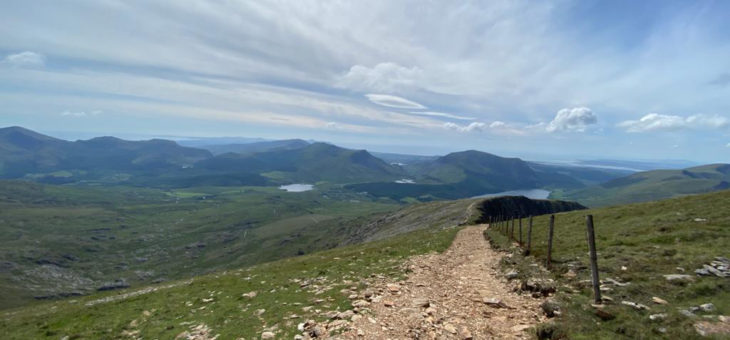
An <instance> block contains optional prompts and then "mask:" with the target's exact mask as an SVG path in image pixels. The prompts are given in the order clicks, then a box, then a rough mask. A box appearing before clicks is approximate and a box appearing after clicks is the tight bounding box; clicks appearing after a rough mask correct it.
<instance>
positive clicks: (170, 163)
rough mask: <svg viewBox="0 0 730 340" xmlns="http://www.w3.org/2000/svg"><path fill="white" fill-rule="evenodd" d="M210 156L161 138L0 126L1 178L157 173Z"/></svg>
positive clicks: (69, 178)
mask: <svg viewBox="0 0 730 340" xmlns="http://www.w3.org/2000/svg"><path fill="white" fill-rule="evenodd" d="M209 157H212V154H211V153H210V152H209V151H207V150H202V149H195V148H189V147H183V146H180V145H178V144H177V143H175V142H172V141H168V140H162V139H152V140H147V141H126V140H122V139H119V138H115V137H97V138H92V139H89V140H79V141H75V142H70V141H65V140H61V139H56V138H53V137H49V136H46V135H42V134H39V133H37V132H33V131H31V130H27V129H24V128H21V127H8V128H2V129H0V178H19V177H24V176H26V177H27V176H31V178H34V179H37V180H41V181H51V182H54V181H56V182H57V181H73V180H81V179H87V178H95V177H102V176H107V175H111V174H114V173H122V172H142V173H160V172H164V171H166V170H170V169H176V168H180V167H184V166H190V165H192V164H193V163H195V162H197V161H199V160H202V159H206V158H209Z"/></svg>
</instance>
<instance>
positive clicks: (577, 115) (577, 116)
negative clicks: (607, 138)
mask: <svg viewBox="0 0 730 340" xmlns="http://www.w3.org/2000/svg"><path fill="white" fill-rule="evenodd" d="M596 123H598V118H597V117H596V115H595V114H594V113H593V111H591V109H589V108H587V107H574V108H565V109H562V110H560V111H558V113H557V114H556V115H555V118H554V119H553V120H552V121H551V122H550V123H548V125H547V127H546V128H545V130H547V131H548V132H557V131H575V132H583V131H585V130H586V128H587V127H588V125H592V124H596Z"/></svg>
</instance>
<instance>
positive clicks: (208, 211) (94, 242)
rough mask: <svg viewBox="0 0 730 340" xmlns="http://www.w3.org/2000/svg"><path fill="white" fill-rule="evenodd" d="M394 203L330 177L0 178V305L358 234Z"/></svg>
mask: <svg viewBox="0 0 730 340" xmlns="http://www.w3.org/2000/svg"><path fill="white" fill-rule="evenodd" d="M399 207H400V205H398V204H396V203H395V202H393V201H387V200H381V201H373V200H370V199H368V198H367V197H364V196H362V195H357V194H353V193H349V192H346V191H342V190H341V189H338V188H336V187H331V188H327V187H319V188H317V189H315V190H312V191H308V192H301V193H288V192H284V191H282V190H279V189H277V188H274V187H195V188H190V189H185V190H181V189H179V190H158V189H142V188H136V187H125V186H112V187H74V186H55V185H42V184H37V183H33V182H23V181H0V263H2V267H1V269H0V286H2V289H0V307H4V308H7V307H11V306H17V305H20V304H24V303H27V302H28V301H32V300H33V299H34V298H58V297H63V296H73V295H78V294H88V293H90V292H93V291H96V290H97V289H99V288H101V287H103V286H105V285H107V284H108V283H110V282H111V283H113V282H115V281H119V282H123V283H124V284H120V286H124V285H127V284H128V285H132V286H137V285H139V284H142V283H150V282H153V281H163V280H169V279H175V278H182V277H191V276H194V275H199V274H202V273H205V272H208V271H211V270H217V269H224V268H233V267H240V266H244V265H251V264H255V263H261V262H264V261H271V260H274V259H279V258H282V257H287V256H296V255H300V254H307V253H310V252H313V251H315V250H321V249H327V248H332V247H335V246H337V245H340V244H345V243H352V242H353V241H352V240H354V239H357V238H363V237H365V236H363V235H359V232H360V231H359V229H358V228H359V226H360V225H361V224H366V223H367V222H368V221H369V219H370V218H371V216H373V214H376V215H378V214H382V213H384V212H388V211H392V210H395V209H397V208H399ZM365 231H367V230H365ZM365 231H363V232H365Z"/></svg>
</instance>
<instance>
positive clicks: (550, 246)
mask: <svg viewBox="0 0 730 340" xmlns="http://www.w3.org/2000/svg"><path fill="white" fill-rule="evenodd" d="M554 227H555V215H550V227H549V229H548V249H547V263H545V266H546V267H548V268H550V266H552V261H553V257H552V256H553V228H554Z"/></svg>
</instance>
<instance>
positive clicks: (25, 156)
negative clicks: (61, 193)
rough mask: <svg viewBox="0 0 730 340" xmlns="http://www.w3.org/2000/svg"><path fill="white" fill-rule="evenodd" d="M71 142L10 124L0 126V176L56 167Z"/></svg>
mask: <svg viewBox="0 0 730 340" xmlns="http://www.w3.org/2000/svg"><path fill="white" fill-rule="evenodd" d="M71 145H72V143H70V142H68V141H65V140H61V139H56V138H53V137H49V136H46V135H42V134H39V133H37V132H34V131H31V130H28V129H24V128H22V127H18V126H12V127H7V128H2V129H0V177H5V178H13V177H22V176H24V175H25V174H27V173H31V172H37V171H39V170H50V169H54V168H56V167H58V165H59V164H60V163H61V162H62V161H63V157H64V154H65V152H64V150H66V149H67V148H70V147H71Z"/></svg>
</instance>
